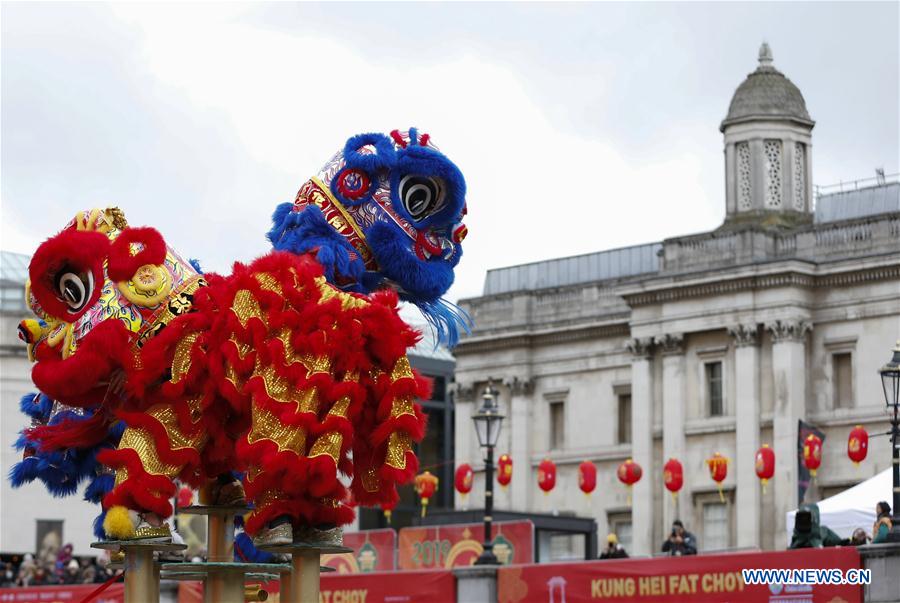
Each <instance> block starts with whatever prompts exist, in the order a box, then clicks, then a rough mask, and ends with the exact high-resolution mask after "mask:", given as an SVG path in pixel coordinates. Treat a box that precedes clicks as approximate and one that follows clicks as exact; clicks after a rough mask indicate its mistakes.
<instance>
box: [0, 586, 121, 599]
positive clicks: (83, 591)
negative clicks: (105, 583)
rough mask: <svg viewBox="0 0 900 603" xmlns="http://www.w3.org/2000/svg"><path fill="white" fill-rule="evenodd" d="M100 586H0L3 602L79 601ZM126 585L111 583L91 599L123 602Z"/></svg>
mask: <svg viewBox="0 0 900 603" xmlns="http://www.w3.org/2000/svg"><path fill="white" fill-rule="evenodd" d="M99 587H100V585H99V584H72V585H70V586H66V585H54V586H23V587H18V588H0V602H2V603H79V602H80V601H81V600H82V599H84V598H85V597H87V596H88V595H89V594H91V593H92V592H94V591H95V590H97V589H98V588H99ZM124 601H125V585H124V584H122V583H121V582H117V583H115V584H111V585H110V586H109V587H108V588H107V589H106V590H104V591H103V592H102V593H100V594H99V595H97V597H96V598H95V599H91V603H123V602H124Z"/></svg>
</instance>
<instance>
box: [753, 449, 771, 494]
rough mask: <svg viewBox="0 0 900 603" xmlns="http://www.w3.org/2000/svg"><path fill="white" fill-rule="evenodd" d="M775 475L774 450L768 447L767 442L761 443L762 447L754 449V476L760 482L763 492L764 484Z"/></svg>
mask: <svg viewBox="0 0 900 603" xmlns="http://www.w3.org/2000/svg"><path fill="white" fill-rule="evenodd" d="M773 475H775V451H774V450H772V449H771V448H769V445H768V444H763V445H762V448H760V449H759V450H757V451H756V477H758V478H759V481H760V482H762V489H763V494H765V493H766V484H767V483H769V480H770V479H772V476H773Z"/></svg>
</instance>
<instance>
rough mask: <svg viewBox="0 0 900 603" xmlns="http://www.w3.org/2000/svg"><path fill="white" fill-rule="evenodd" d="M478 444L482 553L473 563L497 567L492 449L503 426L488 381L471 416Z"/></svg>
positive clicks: (494, 392)
mask: <svg viewBox="0 0 900 603" xmlns="http://www.w3.org/2000/svg"><path fill="white" fill-rule="evenodd" d="M472 421H473V422H474V423H475V433H476V434H477V435H478V444H479V445H480V446H481V447H482V448H485V449H486V451H485V459H484V552H482V553H481V555H480V556H479V557H478V559H477V560H476V561H475V565H498V564H499V563H498V561H497V556H496V555H494V543H493V541H492V540H491V522H492V521H493V517H491V513H493V512H494V447H495V446H496V445H497V440H498V439H499V437H500V427H501V426H502V424H503V413H502V412H500V409H499V408H498V407H497V392H496V390H494V389H493V388H492V387H491V381H490V379H489V380H488V384H487V388H485V390H484V394H483V395H482V397H481V408H479V409H478V412H476V413H475V414H474V415H472Z"/></svg>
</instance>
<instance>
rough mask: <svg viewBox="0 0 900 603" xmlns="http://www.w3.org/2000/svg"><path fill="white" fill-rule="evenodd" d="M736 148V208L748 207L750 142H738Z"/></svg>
mask: <svg viewBox="0 0 900 603" xmlns="http://www.w3.org/2000/svg"><path fill="white" fill-rule="evenodd" d="M735 148H737V164H738V165H737V175H738V177H737V194H738V195H737V196H738V208H739V209H750V144H749V143H747V142H739V143H737V144H736V145H735Z"/></svg>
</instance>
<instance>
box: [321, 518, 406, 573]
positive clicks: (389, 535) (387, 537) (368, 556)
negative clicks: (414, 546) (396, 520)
mask: <svg viewBox="0 0 900 603" xmlns="http://www.w3.org/2000/svg"><path fill="white" fill-rule="evenodd" d="M396 545H397V532H395V531H394V530H392V529H390V528H388V529H384V530H366V531H364V532H344V546H345V547H348V548H351V549H353V552H352V553H343V554H341V555H322V565H327V566H330V567H333V568H334V569H336V570H337V571H338V573H340V574H358V573H360V572H362V573H366V572H376V571H379V572H380V571H389V570H392V569H394V548H395V547H396Z"/></svg>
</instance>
